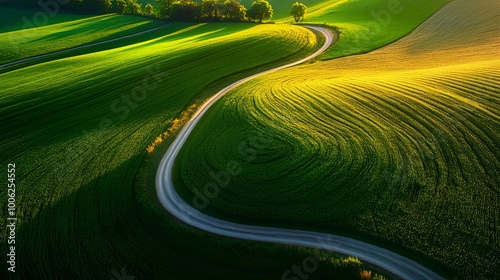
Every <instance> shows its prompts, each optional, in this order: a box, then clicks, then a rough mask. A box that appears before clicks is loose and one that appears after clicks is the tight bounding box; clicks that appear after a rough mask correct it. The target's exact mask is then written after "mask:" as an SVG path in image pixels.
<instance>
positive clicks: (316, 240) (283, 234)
mask: <svg viewBox="0 0 500 280" xmlns="http://www.w3.org/2000/svg"><path fill="white" fill-rule="evenodd" d="M307 28H309V29H311V30H316V31H318V32H320V33H322V34H323V36H325V39H326V40H325V43H324V44H323V46H322V47H321V48H320V49H319V50H318V51H316V52H315V53H314V54H312V55H310V56H308V57H306V58H303V59H301V60H299V61H296V62H293V63H290V64H287V65H283V66H280V67H277V68H274V69H271V70H267V71H264V72H261V73H257V74H255V75H251V76H249V77H246V78H244V79H241V80H239V81H237V82H235V83H233V84H231V85H229V86H227V87H225V88H224V89H222V90H220V91H219V92H217V93H216V94H215V95H214V96H212V97H211V98H210V99H209V100H208V101H207V102H206V103H205V104H203V105H202V106H201V108H200V109H199V110H198V111H197V112H196V113H195V114H194V116H193V117H192V119H191V120H190V121H189V122H188V123H187V124H186V125H185V126H184V127H183V128H182V129H181V131H180V132H179V134H178V136H177V138H176V139H175V140H174V142H173V143H172V144H171V145H170V147H169V149H168V150H167V152H166V153H165V155H164V156H163V158H162V160H161V163H160V166H159V168H158V172H157V174H156V191H157V194H158V198H159V200H160V202H161V204H162V205H163V207H165V209H167V210H168V211H169V212H170V213H171V214H172V215H174V216H175V217H176V218H177V219H179V220H180V221H182V222H184V223H186V224H188V225H190V226H193V227H196V228H199V229H202V230H205V231H208V232H211V233H214V234H218V235H224V236H229V237H234V238H239V239H245V240H252V241H261V242H272V243H281V244H290V245H297V246H304V247H310V248H318V249H323V250H327V251H330V252H334V253H338V254H342V255H349V256H356V257H358V258H359V259H360V260H361V261H363V262H364V263H365V264H367V265H370V266H373V267H376V268H378V269H380V270H382V271H384V272H386V273H387V274H389V275H391V276H393V277H395V278H400V279H443V278H442V277H441V276H439V275H438V274H436V273H434V272H433V271H431V270H430V269H428V268H426V267H424V266H422V265H420V264H418V263H416V262H414V261H412V260H410V259H408V258H406V257H403V256H401V255H398V254H396V253H393V252H391V251H389V250H386V249H383V248H380V247H377V246H374V245H371V244H368V243H365V242H362V241H358V240H355V239H351V238H347V237H343V236H339V235H334V234H327V233H319V232H312V231H302V230H292V229H283V228H272V227H263V226H252V225H244V224H237V223H233V222H228V221H224V220H220V219H216V218H214V217H211V216H208V215H206V214H203V213H201V212H200V211H198V210H197V209H195V208H193V207H192V206H190V205H189V204H188V203H186V202H185V201H184V200H183V199H182V198H181V197H180V196H179V195H178V194H177V192H176V191H175V188H174V184H173V180H172V167H173V165H174V161H175V159H176V157H177V155H178V154H179V151H180V150H181V148H182V146H183V145H184V143H185V142H186V140H187V138H188V137H189V135H190V134H191V132H192V131H193V129H194V127H195V126H196V125H197V123H198V122H199V121H200V120H201V118H202V117H203V116H204V115H205V113H206V112H207V111H208V109H209V108H210V107H211V106H212V105H213V104H214V103H215V102H216V101H217V100H219V99H220V98H221V97H222V96H223V95H224V94H226V93H227V92H229V91H230V90H232V89H234V88H235V87H237V86H239V85H241V84H243V83H245V82H247V81H248V80H251V79H254V78H256V77H259V76H262V75H265V74H268V73H271V72H275V71H278V70H281V69H284V68H288V67H292V66H295V65H298V64H301V63H303V62H306V61H308V60H311V59H313V58H315V57H317V56H318V55H320V54H321V53H323V52H324V51H325V50H326V49H327V48H328V47H330V45H331V44H332V43H333V42H334V35H333V34H332V33H330V32H329V31H328V30H327V29H325V28H321V27H313V26H307Z"/></svg>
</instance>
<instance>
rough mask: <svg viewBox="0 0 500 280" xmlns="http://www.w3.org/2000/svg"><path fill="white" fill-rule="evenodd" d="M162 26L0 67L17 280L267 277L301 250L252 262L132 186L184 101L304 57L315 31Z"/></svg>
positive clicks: (2, 147) (0, 116) (2, 145)
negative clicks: (128, 38) (156, 207)
mask: <svg viewBox="0 0 500 280" xmlns="http://www.w3.org/2000/svg"><path fill="white" fill-rule="evenodd" d="M132 24H134V23H132ZM167 30H168V32H166V33H165V34H164V35H163V36H160V37H157V38H155V39H152V40H149V41H145V42H141V43H137V44H133V45H130V46H126V47H121V48H115V49H112V50H107V51H101V52H97V53H92V54H86V55H81V56H76V57H69V58H64V59H59V60H55V61H51V62H45V63H41V64H38V65H34V66H30V67H26V68H22V69H18V70H15V71H10V72H7V73H3V74H1V75H0V83H1V84H2V87H1V89H0V104H1V105H0V122H1V123H2V126H1V128H0V133H1V134H2V138H1V140H0V152H1V156H0V158H1V161H2V162H5V163H7V162H13V163H15V164H16V167H17V185H18V189H17V193H16V195H17V196H16V199H17V203H18V204H17V205H18V209H17V217H18V219H19V220H18V231H17V240H18V242H19V244H20V245H19V246H18V261H19V263H20V264H29V266H27V265H26V266H22V267H21V266H20V267H19V271H18V272H17V274H16V276H18V277H21V278H23V279H51V278H54V277H55V278H64V279H75V278H78V279H100V278H111V277H113V274H112V271H113V270H115V271H121V269H122V268H123V267H126V269H127V271H128V272H129V273H130V274H131V275H134V276H137V277H142V278H144V279H152V278H154V277H156V278H159V279H162V278H163V276H164V275H167V274H169V275H177V276H178V277H175V278H178V279H181V278H183V277H184V276H185V277H200V274H202V277H203V276H206V278H214V277H215V278H219V277H221V278H226V279H228V278H230V277H231V276H232V275H240V274H243V275H247V276H249V275H261V276H262V275H263V277H264V278H266V277H267V278H269V275H280V274H281V273H282V272H283V271H285V270H286V269H289V266H290V265H292V259H293V258H292V259H290V258H289V257H288V256H295V257H294V258H295V260H298V261H301V260H302V258H303V257H301V256H303V254H302V253H293V252H290V253H284V251H281V253H280V250H282V249H277V250H276V251H274V250H275V249H270V251H274V253H271V252H270V253H269V254H271V255H272V254H275V255H274V256H275V257H274V258H273V260H268V261H259V260H252V259H254V258H256V256H257V255H252V254H245V253H242V254H240V253H236V252H233V250H234V249H232V248H231V246H232V247H233V248H240V249H241V250H248V249H249V248H254V249H255V248H259V247H260V248H262V249H258V250H264V251H266V250H267V251H269V250H268V249H265V248H268V247H261V245H255V246H248V245H245V246H243V245H241V244H242V243H240V242H233V241H228V240H225V239H224V241H222V240H223V239H217V238H216V239H212V237H211V236H210V235H208V234H207V235H202V234H199V233H195V232H193V231H191V230H186V229H185V228H183V227H180V228H179V225H178V224H177V223H176V222H173V221H172V220H170V219H167V217H168V216H167V214H166V213H164V212H160V213H161V216H159V217H158V216H155V217H154V218H153V217H152V215H153V214H151V210H150V208H151V207H152V206H151V205H152V204H154V203H155V202H156V201H157V200H156V197H155V195H154V193H153V195H151V196H149V198H150V199H149V200H147V201H144V200H141V201H140V202H137V200H136V196H137V195H138V192H144V191H145V190H143V189H135V190H134V189H133V184H134V177H135V175H136V173H137V172H138V169H139V167H140V165H141V164H142V163H143V161H144V159H145V158H146V156H147V153H146V147H147V146H148V145H149V144H150V143H151V142H152V141H153V139H154V138H155V137H156V136H157V135H158V134H160V133H161V132H163V131H164V130H165V129H166V128H167V127H169V126H170V125H171V122H172V121H173V120H174V119H175V118H177V117H178V115H179V113H180V112H181V111H183V110H184V109H185V107H186V106H187V105H190V104H196V103H198V102H199V101H200V100H201V99H202V98H204V97H206V96H208V94H210V93H213V92H214V91H215V90H216V89H219V88H221V87H222V86H223V85H225V84H226V83H227V82H230V81H233V80H234V79H236V78H238V77H242V76H244V75H247V74H248V73H251V72H255V71H258V70H259V69H263V68H267V67H269V65H268V64H273V65H277V64H281V63H284V62H286V61H288V60H294V59H297V58H298V57H303V56H305V55H306V54H308V53H310V52H311V51H313V49H314V48H315V47H316V37H315V36H314V34H313V33H312V32H310V31H308V30H307V29H303V28H300V27H293V26H264V25H261V26H257V25H253V24H199V25H189V24H173V25H171V26H169V27H168V29H167ZM261 67H263V68H261ZM134 94H137V95H136V96H135V97H134ZM134 98H135V99H134ZM198 104H199V103H198ZM152 174H154V172H152ZM2 178H3V177H2ZM5 195H6V188H3V189H2V190H1V197H5ZM1 226H2V227H5V220H4V219H2V220H1ZM183 238H187V239H186V240H184V239H183ZM173 240H175V241H173ZM219 242H220V243H219ZM238 244H240V245H238ZM245 244H248V243H245ZM4 245H5V243H2V244H1V246H2V251H5V249H6V248H5V247H4ZM204 245H206V247H204ZM216 248H217V249H216ZM244 248H247V249H244ZM269 248H271V247H269ZM254 249H249V250H254ZM176 250H177V251H176ZM284 250H285V251H286V250H287V249H284ZM184 251H186V252H188V253H186V252H184ZM247 252H248V251H247ZM261 252H262V251H261ZM280 255H281V256H282V255H286V257H284V258H279V256H280ZM231 256H232V257H231ZM225 258H228V259H225ZM5 266H6V263H5V262H4V263H2V266H1V267H2V270H3V271H6V268H5ZM255 277H259V276H255ZM271 278H272V277H271Z"/></svg>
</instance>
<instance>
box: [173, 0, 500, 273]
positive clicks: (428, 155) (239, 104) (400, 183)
mask: <svg viewBox="0 0 500 280" xmlns="http://www.w3.org/2000/svg"><path fill="white" fill-rule="evenodd" d="M499 9H500V4H499V3H498V2H495V1H487V0H481V1H474V2H472V1H466V0H456V1H453V2H452V3H450V4H448V5H447V6H445V7H444V8H443V9H442V10H440V11H439V12H437V13H436V14H435V15H433V16H432V17H431V18H430V19H429V20H427V21H426V22H424V23H423V24H422V25H421V26H419V27H418V28H417V29H416V30H415V31H414V32H413V33H412V34H410V35H409V36H407V37H405V38H403V39H401V40H400V41H398V42H396V43H394V44H392V45H389V46H387V47H384V48H381V49H379V50H377V51H374V52H372V53H369V54H365V55H358V56H351V57H346V58H341V59H336V60H332V61H325V62H316V63H314V64H306V65H303V66H300V67H296V68H293V69H288V70H284V71H280V72H277V73H274V74H271V75H267V76H265V77H262V78H259V79H258V80H255V81H252V82H249V83H247V84H245V85H243V86H241V87H239V88H238V89H237V90H235V91H234V92H232V93H231V94H229V95H228V96H226V97H224V98H223V99H222V100H221V101H220V103H218V104H216V105H215V107H214V108H213V109H212V110H211V112H210V113H209V114H208V116H207V117H206V119H205V120H203V121H202V122H201V123H200V127H199V128H198V129H197V130H196V131H195V134H194V136H193V138H192V139H191V140H190V141H189V142H188V143H187V146H186V147H185V148H184V150H183V152H182V154H181V155H182V157H181V159H180V160H179V163H178V168H179V169H180V170H181V173H180V179H179V180H178V181H179V182H178V183H180V185H182V184H184V185H185V186H187V187H188V188H189V189H190V190H191V191H194V190H195V189H202V188H203V186H204V185H205V184H207V183H208V182H210V180H212V179H211V177H210V176H209V175H208V174H209V173H210V171H213V170H215V171H218V170H223V169H224V166H225V164H226V163H227V162H228V161H229V160H239V161H240V162H241V164H242V168H243V169H242V170H243V171H242V173H241V175H239V176H237V177H234V178H231V181H230V185H229V187H227V188H225V189H224V190H222V189H221V191H220V193H219V195H218V196H217V197H216V198H213V199H210V206H209V208H208V211H210V212H211V213H214V214H215V215H221V216H224V217H228V218H230V219H234V220H237V221H247V222H248V221H250V222H252V223H259V224H279V225H285V226H294V227H297V226H298V225H302V226H304V227H313V228H319V229H323V230H327V231H333V232H338V233H344V234H347V235H355V236H359V237H361V238H365V239H367V240H372V241H374V242H380V243H381V244H385V245H386V246H388V247H391V248H393V249H395V250H400V251H401V252H403V253H404V252H406V254H407V255H409V256H410V257H414V258H417V259H422V260H425V259H431V260H434V261H435V262H437V263H442V264H444V265H445V266H448V267H449V268H450V269H451V271H452V274H453V275H456V276H457V277H459V278H464V279H484V278H493V279H494V278H498V277H499V274H498V267H499V266H500V260H499V258H498V255H500V246H499V244H500V238H499V237H500V236H499V230H500V228H499V223H500V218H499V217H500V208H499V207H498V205H500V197H499V186H500V140H499V139H500V96H499V92H500V68H499V66H500V57H499V53H498V46H499V45H500V37H499V35H498V22H499V13H498V10H499ZM259 133H261V134H262V135H264V136H263V137H261V139H260V140H259V141H260V142H259V141H257V142H256V141H249V140H248V139H249V138H248V137H249V136H251V135H259ZM186 197H187V199H188V201H190V198H189V195H186Z"/></svg>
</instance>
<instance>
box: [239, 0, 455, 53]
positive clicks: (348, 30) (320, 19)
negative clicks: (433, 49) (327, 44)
mask: <svg viewBox="0 0 500 280" xmlns="http://www.w3.org/2000/svg"><path fill="white" fill-rule="evenodd" d="M240 2H241V3H242V4H244V5H245V6H246V7H247V8H249V7H250V6H251V5H252V2H253V0H242V1H240ZM269 2H270V3H271V5H272V6H273V10H274V16H273V18H272V20H273V21H277V22H279V23H292V22H293V18H292V17H291V16H290V14H289V13H290V10H291V6H292V4H293V3H295V2H296V1H295V0H270V1H269ZM300 2H302V3H305V4H306V5H307V6H308V12H307V14H306V17H305V20H304V22H303V23H313V24H318V23H320V24H327V25H330V26H335V27H338V28H339V29H340V32H341V40H340V41H339V43H338V45H337V47H336V48H332V49H330V50H329V51H327V52H326V53H325V55H323V56H322V59H332V58H336V57H342V56H347V55H352V54H359V53H366V52H368V51H372V50H373V49H376V48H380V47H382V46H385V45H387V44H389V43H392V42H394V41H396V40H397V39H399V38H401V37H403V36H405V35H407V34H408V33H410V32H411V31H412V30H413V29H414V28H415V27H416V26H418V25H419V24H420V23H421V22H423V21H424V20H425V19H427V18H428V17H429V16H431V15H432V14H433V13H434V12H436V11H437V10H438V9H439V8H441V7H442V6H443V5H445V4H446V3H449V2H450V0H437V1H411V0H401V1H387V0H370V1H366V0H326V1H321V0H305V1H300ZM390 3H396V4H395V5H391V4H390ZM397 3H399V5H398V4H397Z"/></svg>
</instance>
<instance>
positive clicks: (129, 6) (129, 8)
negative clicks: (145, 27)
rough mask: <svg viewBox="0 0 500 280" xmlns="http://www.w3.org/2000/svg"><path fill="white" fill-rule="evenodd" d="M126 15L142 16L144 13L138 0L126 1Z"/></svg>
mask: <svg viewBox="0 0 500 280" xmlns="http://www.w3.org/2000/svg"><path fill="white" fill-rule="evenodd" d="M125 3H126V5H125V9H124V13H126V14H136V15H140V14H141V11H142V4H139V3H137V0H126V2H125Z"/></svg>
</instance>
